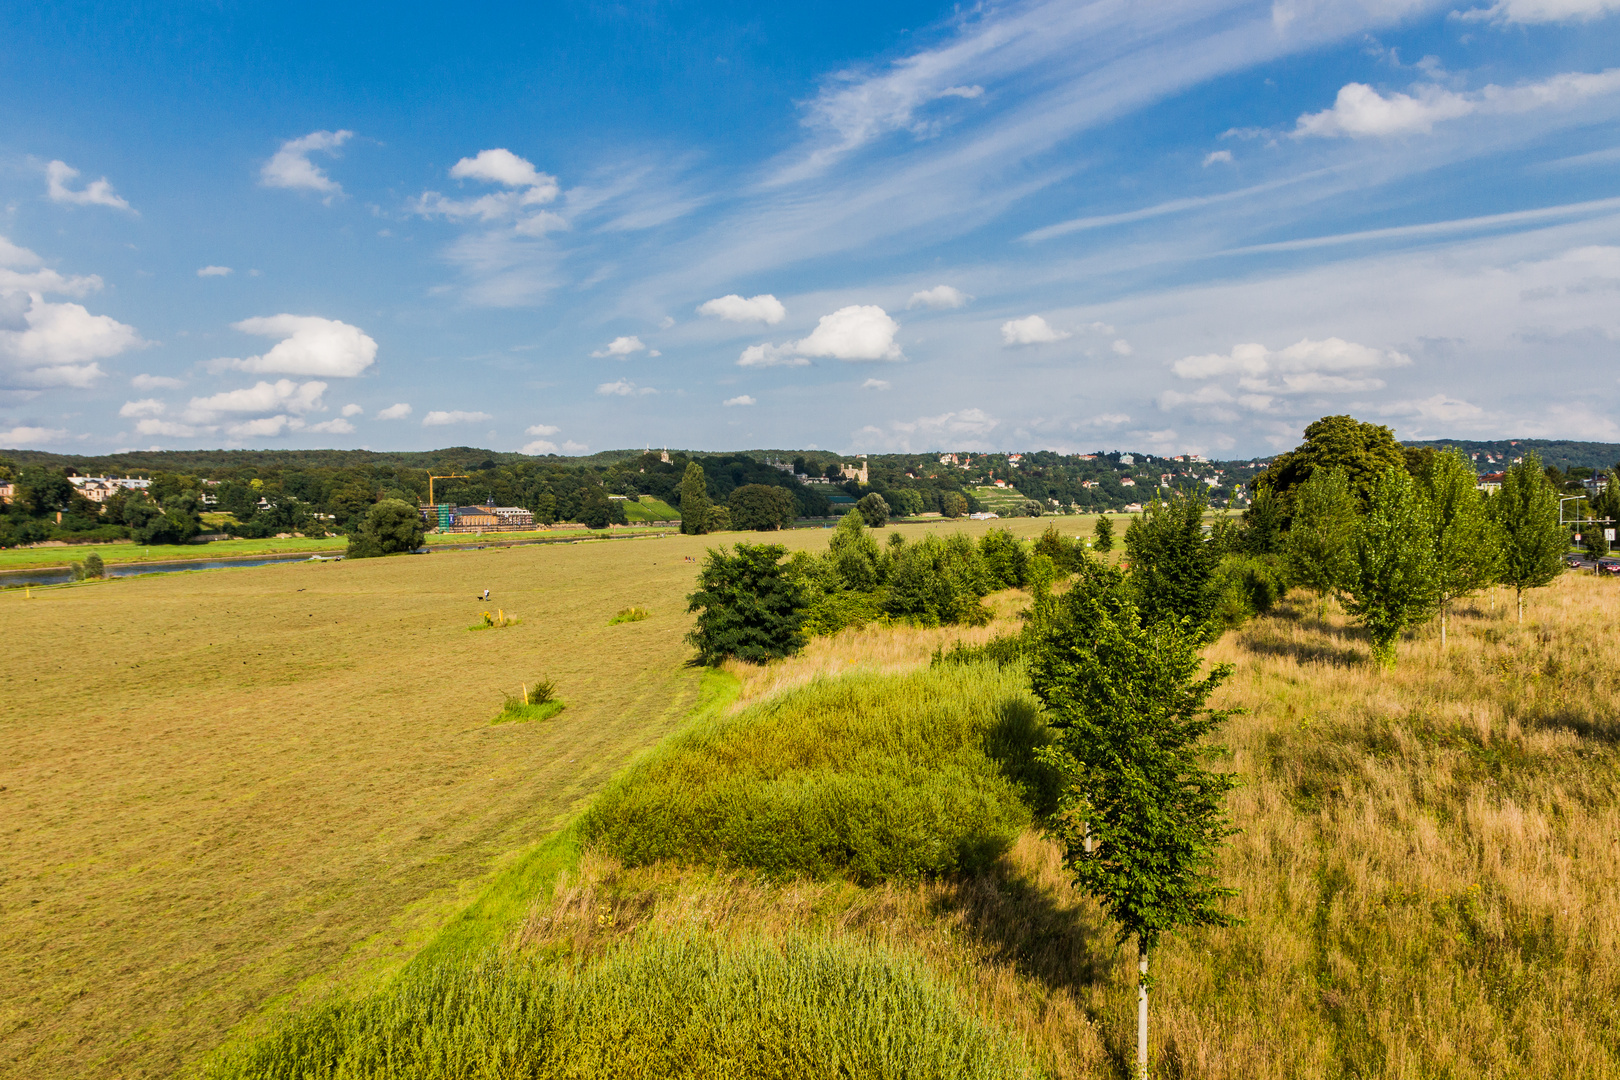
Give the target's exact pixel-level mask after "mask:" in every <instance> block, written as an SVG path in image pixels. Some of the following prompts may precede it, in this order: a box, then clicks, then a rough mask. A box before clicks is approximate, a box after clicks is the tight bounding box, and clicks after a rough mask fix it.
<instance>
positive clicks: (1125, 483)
mask: <svg viewBox="0 0 1620 1080" xmlns="http://www.w3.org/2000/svg"><path fill="white" fill-rule="evenodd" d="M1119 484H1120V487H1135V486H1136V481H1135V480H1133V479H1131V478H1130V477H1129V476H1127V477H1125V479H1123V480H1121V481H1120V482H1119Z"/></svg>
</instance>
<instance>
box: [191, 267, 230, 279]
mask: <svg viewBox="0 0 1620 1080" xmlns="http://www.w3.org/2000/svg"><path fill="white" fill-rule="evenodd" d="M231 273H232V271H231V268H230V267H228V266H204V267H202V268H201V269H199V270H198V271H197V276H198V277H230V276H231Z"/></svg>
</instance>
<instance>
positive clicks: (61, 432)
mask: <svg viewBox="0 0 1620 1080" xmlns="http://www.w3.org/2000/svg"><path fill="white" fill-rule="evenodd" d="M67 437H68V432H67V429H66V428H42V427H14V428H11V429H9V430H6V431H0V446H32V445H34V444H36V443H56V442H61V441H62V440H63V439H66V438H67Z"/></svg>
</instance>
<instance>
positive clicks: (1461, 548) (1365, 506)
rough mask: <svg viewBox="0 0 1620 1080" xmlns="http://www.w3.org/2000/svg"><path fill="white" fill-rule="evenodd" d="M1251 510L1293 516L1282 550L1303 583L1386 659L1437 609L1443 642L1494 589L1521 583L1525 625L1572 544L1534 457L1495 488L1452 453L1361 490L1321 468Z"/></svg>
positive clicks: (1517, 588)
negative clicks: (1457, 615)
mask: <svg viewBox="0 0 1620 1080" xmlns="http://www.w3.org/2000/svg"><path fill="white" fill-rule="evenodd" d="M1249 515H1250V517H1251V518H1257V517H1261V516H1265V515H1275V516H1277V517H1284V516H1285V517H1286V525H1287V529H1286V531H1285V532H1283V533H1282V534H1281V535H1280V536H1279V538H1278V540H1277V542H1276V546H1277V547H1278V548H1279V549H1280V550H1281V551H1282V552H1283V553H1284V554H1285V556H1286V558H1287V564H1288V571H1289V575H1290V577H1291V578H1292V580H1293V581H1294V583H1296V584H1298V585H1301V586H1304V587H1305V588H1307V589H1309V590H1310V591H1312V592H1313V593H1315V594H1316V596H1317V597H1318V603H1319V606H1320V604H1322V603H1325V601H1326V599H1327V597H1328V596H1330V595H1337V596H1338V597H1339V598H1340V599H1341V601H1342V602H1343V604H1344V607H1345V610H1346V611H1348V612H1349V613H1350V614H1351V615H1352V616H1354V617H1355V618H1356V619H1357V620H1358V621H1359V622H1360V623H1361V624H1362V625H1363V626H1364V627H1365V628H1366V630H1367V634H1368V638H1369V640H1370V642H1371V644H1372V651H1373V656H1374V658H1375V659H1376V660H1377V661H1378V662H1379V663H1380V664H1383V665H1386V666H1387V665H1389V664H1392V663H1394V659H1395V644H1396V642H1397V641H1399V639H1400V637H1401V635H1402V634H1403V633H1404V632H1406V631H1407V630H1409V629H1411V628H1412V627H1414V626H1417V625H1420V624H1422V623H1424V622H1427V621H1428V620H1430V619H1431V618H1434V617H1436V616H1438V617H1439V619H1440V641H1441V645H1442V646H1444V645H1445V643H1446V636H1447V630H1448V625H1449V621H1450V613H1451V609H1452V607H1453V605H1454V604H1456V602H1457V601H1459V600H1461V599H1463V598H1465V597H1468V596H1472V595H1474V594H1476V593H1478V592H1480V591H1482V590H1484V589H1486V588H1488V587H1491V586H1494V585H1505V586H1508V587H1510V588H1512V589H1513V590H1514V595H1515V602H1516V609H1517V612H1518V619H1519V621H1521V622H1522V621H1523V620H1524V597H1525V593H1526V591H1527V590H1530V589H1536V588H1540V587H1542V586H1544V585H1547V584H1549V583H1550V582H1551V581H1552V580H1553V579H1554V578H1556V577H1557V576H1558V574H1559V573H1560V572H1561V571H1562V570H1563V568H1564V564H1563V559H1564V556H1565V555H1566V554H1567V553H1568V550H1569V533H1568V531H1567V530H1566V529H1565V528H1564V526H1562V525H1560V524H1559V520H1558V518H1559V514H1558V493H1557V491H1556V490H1555V489H1554V488H1553V487H1552V485H1551V484H1550V483H1549V482H1548V481H1547V479H1546V476H1545V474H1544V471H1543V470H1542V468H1541V463H1540V462H1539V461H1538V460H1537V459H1536V456H1535V454H1533V453H1531V454H1526V455H1525V457H1524V459H1523V461H1521V462H1519V463H1518V464H1515V465H1513V466H1512V467H1511V468H1510V469H1508V470H1507V473H1506V475H1505V476H1504V477H1503V480H1502V485H1501V488H1500V489H1499V490H1497V491H1496V492H1495V493H1494V494H1486V493H1485V492H1483V491H1481V490H1480V489H1479V486H1478V478H1477V476H1476V475H1475V473H1474V469H1473V465H1472V463H1471V462H1470V461H1469V460H1468V459H1467V458H1466V457H1464V456H1463V455H1462V454H1461V453H1460V452H1457V451H1448V452H1445V453H1438V454H1433V455H1429V456H1427V457H1426V458H1424V459H1422V460H1421V461H1420V462H1419V463H1418V465H1417V468H1416V469H1409V468H1407V467H1405V466H1404V465H1402V466H1395V465H1391V466H1388V467H1386V468H1385V469H1383V470H1382V471H1380V472H1378V473H1376V474H1373V475H1371V476H1366V477H1364V478H1363V482H1362V483H1361V484H1360V485H1359V486H1358V484H1357V483H1356V482H1355V481H1354V480H1353V479H1352V477H1351V475H1350V473H1349V472H1347V471H1346V470H1344V469H1341V468H1332V467H1324V468H1319V469H1317V470H1315V471H1314V472H1312V473H1311V474H1310V475H1309V476H1308V477H1307V478H1306V479H1305V480H1304V481H1303V482H1302V483H1300V484H1299V486H1298V487H1297V488H1296V489H1294V490H1293V491H1291V492H1288V491H1284V492H1272V491H1269V490H1265V489H1262V491H1261V493H1260V495H1259V497H1258V498H1257V500H1256V503H1255V505H1254V506H1252V507H1251V508H1250V510H1249Z"/></svg>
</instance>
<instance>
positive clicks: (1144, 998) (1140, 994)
mask: <svg viewBox="0 0 1620 1080" xmlns="http://www.w3.org/2000/svg"><path fill="white" fill-rule="evenodd" d="M1138 948H1139V949H1140V950H1141V951H1140V952H1139V953H1138V954H1137V958H1136V972H1137V980H1136V1075H1137V1077H1138V1080H1147V1074H1148V1061H1147V1020H1148V987H1147V973H1148V949H1147V943H1146V942H1139V944H1138Z"/></svg>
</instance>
